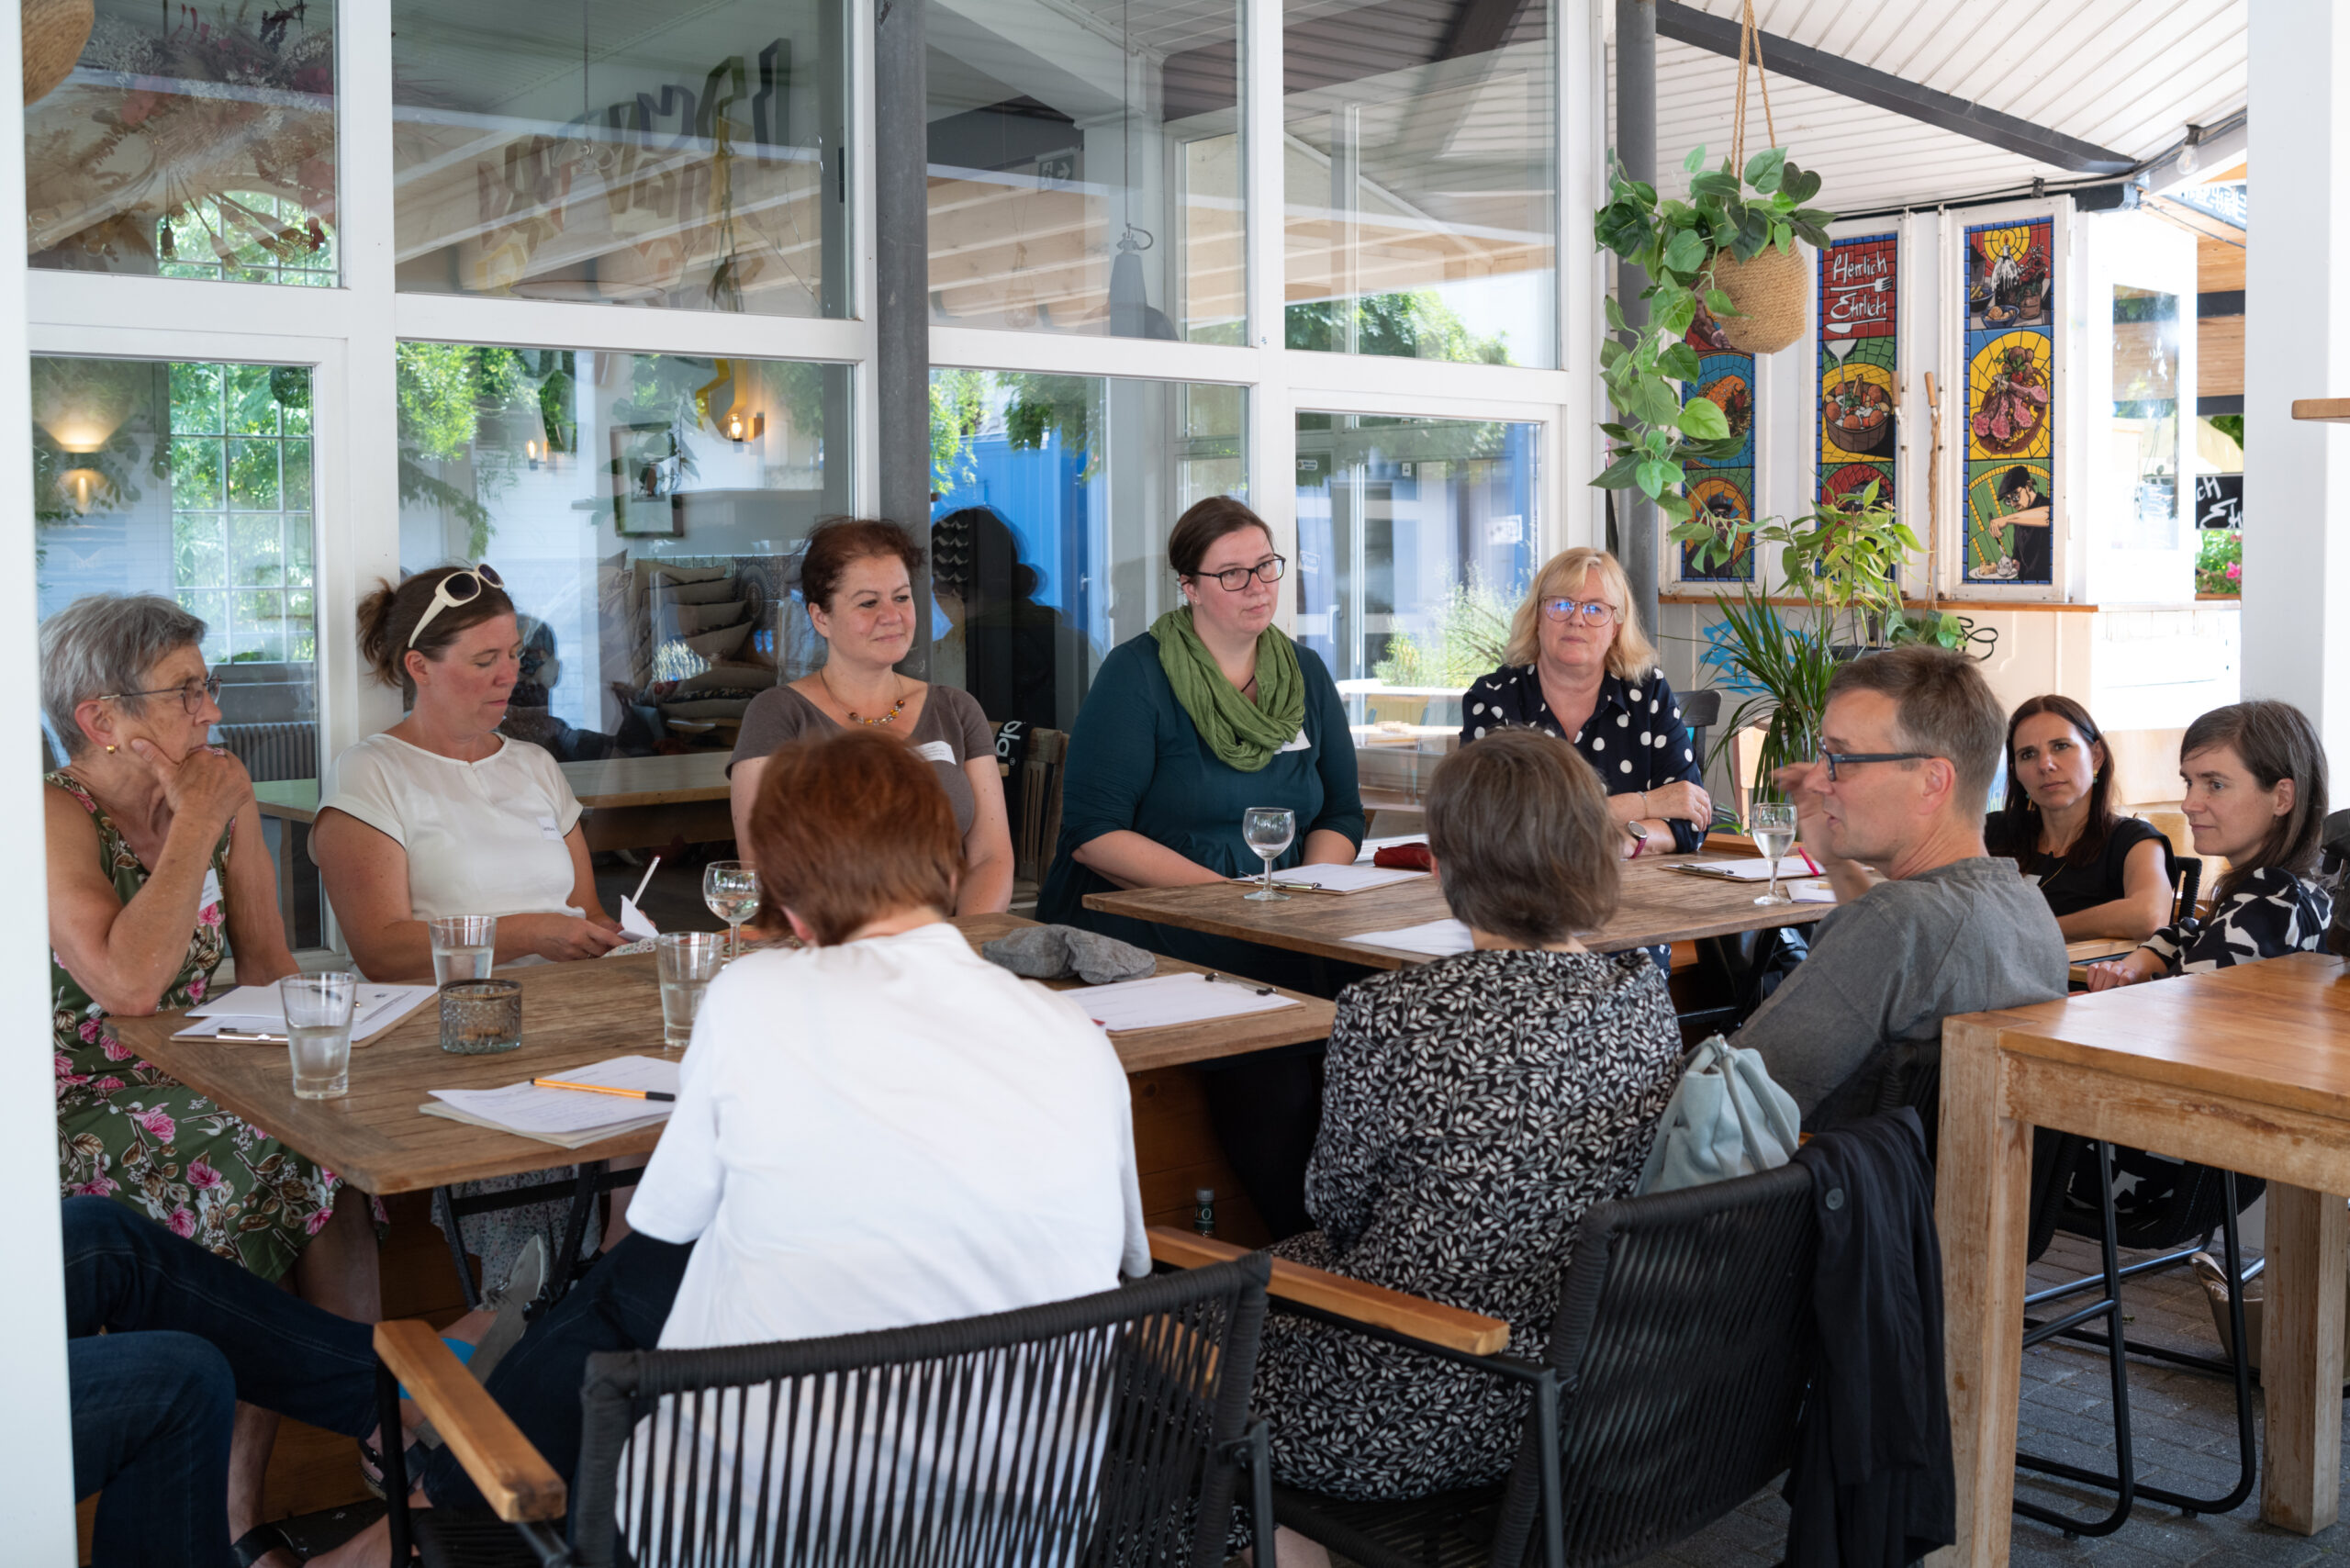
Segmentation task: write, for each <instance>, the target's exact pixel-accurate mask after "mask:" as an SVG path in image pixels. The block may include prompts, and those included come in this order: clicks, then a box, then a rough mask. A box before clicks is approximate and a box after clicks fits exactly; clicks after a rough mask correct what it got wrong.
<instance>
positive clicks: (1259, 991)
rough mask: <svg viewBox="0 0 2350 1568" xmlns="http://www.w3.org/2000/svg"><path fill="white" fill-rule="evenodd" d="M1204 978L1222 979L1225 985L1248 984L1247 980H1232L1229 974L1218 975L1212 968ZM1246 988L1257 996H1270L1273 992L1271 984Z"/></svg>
mask: <svg viewBox="0 0 2350 1568" xmlns="http://www.w3.org/2000/svg"><path fill="white" fill-rule="evenodd" d="M1206 978H1207V979H1208V980H1210V981H1215V980H1222V981H1223V982H1224V983H1225V984H1226V985H1248V981H1247V980H1234V979H1233V978H1232V977H1231V976H1230V975H1220V974H1218V973H1216V972H1215V971H1214V969H1210V970H1209V971H1208V972H1207V976H1206ZM1248 989H1249V990H1250V991H1252V992H1253V993H1254V994H1256V995H1258V996H1270V995H1272V994H1273V988H1272V987H1271V986H1269V985H1259V986H1249V987H1248Z"/></svg>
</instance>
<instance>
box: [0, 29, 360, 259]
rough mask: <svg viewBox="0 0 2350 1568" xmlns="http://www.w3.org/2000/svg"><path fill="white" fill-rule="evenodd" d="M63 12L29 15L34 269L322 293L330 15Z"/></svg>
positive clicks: (330, 188)
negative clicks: (84, 19)
mask: <svg viewBox="0 0 2350 1568" xmlns="http://www.w3.org/2000/svg"><path fill="white" fill-rule="evenodd" d="M73 9H74V8H73V6H66V5H51V6H27V8H26V12H25V84H26V98H27V100H28V101H27V103H26V105H25V218H26V227H27V242H28V251H29V253H30V256H31V264H32V265H34V266H36V267H56V268H62V269H64V270H67V271H77V272H104V273H144V274H151V275H161V276H164V277H189V278H212V279H219V280H225V281H228V282H232V283H275V284H293V285H297V286H308V287H319V288H327V287H332V286H334V283H335V280H336V270H335V266H336V263H335V240H334V236H335V221H336V220H335V160H336V149H335V77H334V32H335V28H334V21H335V13H334V6H333V5H332V3H331V0H325V3H322V4H318V5H310V6H305V5H293V6H286V7H285V9H283V10H272V9H270V8H269V7H268V6H237V7H227V6H217V7H213V8H211V9H209V10H207V11H205V12H203V13H201V14H199V13H198V12H197V11H196V8H195V7H193V6H169V5H157V4H155V3H154V0H97V6H96V17H95V25H94V26H92V27H90V28H89V29H88V30H87V31H86V32H85V31H83V30H82V29H81V28H78V27H76V26H74V25H73ZM86 14H87V13H86V11H85V12H84V15H86Z"/></svg>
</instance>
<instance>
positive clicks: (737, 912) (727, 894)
mask: <svg viewBox="0 0 2350 1568" xmlns="http://www.w3.org/2000/svg"><path fill="white" fill-rule="evenodd" d="M701 902H704V903H706V904H708V905H710V913H712V914H714V915H716V916H718V918H719V919H721V920H722V921H724V922H725V923H726V937H727V944H726V945H727V957H729V958H741V957H742V956H743V923H744V921H746V920H748V919H750V918H751V917H752V916H753V915H755V914H756V913H759V874H758V873H757V872H756V871H755V870H753V869H752V868H750V867H749V866H748V865H746V864H744V862H743V861H740V860H713V861H711V863H710V864H709V865H708V866H705V867H703V868H702V873H701Z"/></svg>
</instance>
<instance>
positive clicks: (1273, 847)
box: [1240, 806, 1297, 902]
mask: <svg viewBox="0 0 2350 1568" xmlns="http://www.w3.org/2000/svg"><path fill="white" fill-rule="evenodd" d="M1240 836H1241V837H1242V838H1244V839H1246V840H1248V847H1249V848H1251V849H1253V850H1255V851H1256V852H1257V858H1258V859H1259V860H1262V861H1263V862H1264V863H1265V885H1264V886H1263V887H1261V888H1259V889H1258V890H1256V891H1255V892H1253V893H1249V894H1247V895H1246V896H1247V897H1248V898H1252V899H1258V900H1262V901H1267V902H1281V901H1283V900H1286V899H1287V898H1288V897H1289V895H1288V894H1287V893H1277V892H1275V891H1273V862H1274V861H1275V860H1278V859H1280V858H1281V851H1282V850H1284V849H1287V848H1288V847H1289V846H1290V841H1291V840H1292V839H1293V838H1295V837H1296V836H1297V813H1296V812H1292V811H1291V810H1290V809H1289V808H1288V807H1287V806H1251V807H1249V808H1248V810H1247V811H1245V812H1241V813H1240Z"/></svg>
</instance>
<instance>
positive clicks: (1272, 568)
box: [1198, 555, 1289, 593]
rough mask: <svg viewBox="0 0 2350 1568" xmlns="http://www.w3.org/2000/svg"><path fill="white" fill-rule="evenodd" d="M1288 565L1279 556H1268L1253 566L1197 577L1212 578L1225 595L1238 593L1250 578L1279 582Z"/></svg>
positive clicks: (1266, 581) (1236, 567) (1201, 574)
mask: <svg viewBox="0 0 2350 1568" xmlns="http://www.w3.org/2000/svg"><path fill="white" fill-rule="evenodd" d="M1288 565H1289V563H1288V562H1287V561H1286V560H1284V559H1282V558H1281V556H1279V555H1268V556H1266V557H1265V558H1264V559H1263V560H1261V561H1259V562H1258V563H1257V564H1256V565H1255V566H1226V567H1225V569H1224V570H1223V571H1220V572H1202V573H1200V574H1198V575H1199V576H1201V577H1214V579H1215V580H1216V581H1217V582H1218V583H1221V584H1222V585H1223V586H1224V591H1225V592H1226V593H1238V592H1239V591H1240V590H1241V589H1242V588H1247V587H1248V579H1249V578H1250V577H1254V578H1256V579H1257V580H1258V581H1259V582H1260V583H1277V582H1279V581H1281V570H1282V568H1283V567H1285V566H1288Z"/></svg>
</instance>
